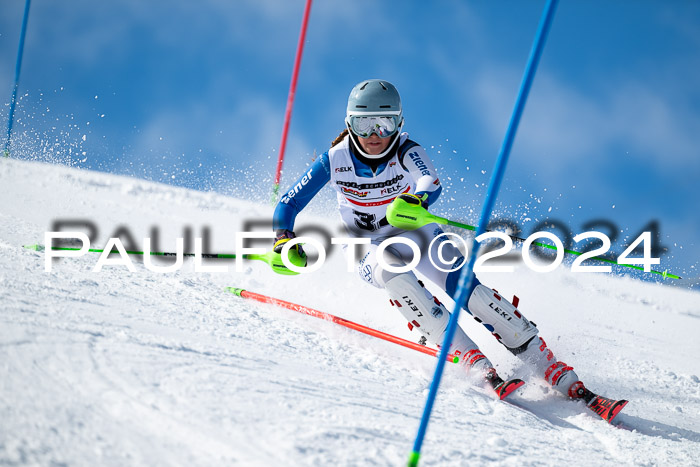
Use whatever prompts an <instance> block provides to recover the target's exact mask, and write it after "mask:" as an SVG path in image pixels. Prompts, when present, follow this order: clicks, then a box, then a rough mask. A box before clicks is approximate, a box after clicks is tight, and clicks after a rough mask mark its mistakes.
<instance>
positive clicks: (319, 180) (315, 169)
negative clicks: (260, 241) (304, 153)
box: [272, 153, 331, 230]
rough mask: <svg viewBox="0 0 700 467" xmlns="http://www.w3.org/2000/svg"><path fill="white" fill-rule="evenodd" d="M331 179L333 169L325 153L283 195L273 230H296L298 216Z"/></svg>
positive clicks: (276, 209) (273, 221) (274, 218)
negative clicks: (295, 221) (295, 224)
mask: <svg viewBox="0 0 700 467" xmlns="http://www.w3.org/2000/svg"><path fill="white" fill-rule="evenodd" d="M330 179H331V169H330V161H329V160H328V153H323V154H322V155H321V157H319V158H318V159H316V161H315V162H314V163H313V164H312V165H311V167H309V170H307V171H306V172H305V173H304V175H302V176H301V177H299V180H297V181H296V182H295V183H294V185H292V187H291V188H290V189H289V190H288V191H287V192H286V193H285V194H283V195H282V198H280V201H279V203H277V207H276V208H275V214H274V215H273V217H272V228H273V229H274V230H278V229H287V230H294V220H295V219H296V217H297V214H299V213H300V212H301V210H302V209H304V208H305V207H306V205H307V204H309V201H311V199H312V198H313V197H314V196H316V193H318V192H319V191H321V188H323V187H324V186H325V185H326V183H328V182H329V181H330Z"/></svg>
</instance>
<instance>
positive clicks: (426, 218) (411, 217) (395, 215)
mask: <svg viewBox="0 0 700 467" xmlns="http://www.w3.org/2000/svg"><path fill="white" fill-rule="evenodd" d="M413 198H415V202H414V201H413ZM386 219H387V221H389V224H391V225H393V226H394V227H398V228H399V229H403V230H416V229H419V228H421V227H423V226H424V225H426V224H431V223H435V224H441V225H451V226H453V227H458V228H460V229H466V230H472V231H476V227H474V226H472V225H468V224H462V223H461V222H456V221H452V220H449V219H447V218H445V217H440V216H436V215H434V214H431V213H430V212H428V210H427V209H425V208H424V207H423V206H421V204H420V199H419V198H418V197H406V198H401V197H396V198H395V199H394V201H393V202H392V203H391V204H390V205H389V207H387V209H386ZM487 232H492V231H491V230H487ZM508 236H509V237H510V238H512V239H513V240H516V241H518V242H520V243H523V242H525V239H524V238H520V237H518V236H515V235H508ZM532 244H533V245H537V246H539V247H542V248H549V249H550V250H557V249H558V248H557V247H556V246H554V245H548V244H546V243H541V242H532ZM564 253H568V254H571V255H577V256H580V255H582V254H583V253H582V252H580V251H575V250H569V249H566V248H565V249H564ZM590 259H594V260H597V261H603V262H605V263H610V264H615V265H617V266H624V267H627V268H632V269H637V270H639V271H644V268H643V267H641V266H635V265H633V264H620V263H618V262H617V261H614V260H612V259H607V258H603V257H602V256H594V257H592V258H590ZM649 272H652V273H654V274H659V275H661V276H663V278H664V279H666V278H667V277H670V278H671V279H680V278H681V277H680V276H677V275H676V274H671V273H670V272H668V271H663V272H662V271H655V270H653V269H652V270H651V271H649Z"/></svg>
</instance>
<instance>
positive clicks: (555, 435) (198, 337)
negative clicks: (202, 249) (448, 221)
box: [0, 159, 700, 466]
mask: <svg viewBox="0 0 700 467" xmlns="http://www.w3.org/2000/svg"><path fill="white" fill-rule="evenodd" d="M0 186H2V188H3V189H2V196H3V203H2V207H1V208H0V300H1V303H2V311H1V314H0V319H1V324H0V464H9V465H25V464H31V465H52V464H60V465H202V466H205V465H207V466H208V465H246V466H248V465H252V466H257V465H261V466H265V465H402V464H405V462H406V459H407V457H408V454H409V452H410V450H411V448H412V442H413V439H414V436H415V434H416V430H417V427H418V422H419V418H420V414H421V411H422V408H423V405H424V402H425V397H426V394H427V389H428V386H429V384H430V380H431V377H432V373H433V369H434V366H435V359H434V358H433V357H430V356H427V355H423V354H421V353H418V352H415V351H413V350H409V349H405V348H403V347H399V346H397V345H394V344H391V343H387V342H384V341H380V340H377V339H375V338H372V337H369V336H365V335H363V334H359V333H357V332H354V331H351V330H348V329H345V328H341V327H339V326H337V325H335V324H332V323H330V322H326V321H323V320H318V319H316V318H312V317H308V316H304V315H301V314H298V313H295V312H293V311H288V310H281V309H278V308H275V307H273V306H271V305H263V304H258V303H256V302H249V301H245V300H243V299H241V298H238V297H236V296H234V295H233V294H230V293H226V292H225V291H224V287H226V286H235V287H243V288H246V289H248V290H251V291H255V292H259V293H263V294H268V295H272V296H275V297H279V298H282V299H286V300H289V301H293V302H297V303H300V304H303V305H306V306H309V307H313V308H316V309H319V310H323V311H325V312H329V313H333V314H335V315H338V316H341V317H344V318H346V319H350V320H352V321H355V322H358V323H361V324H364V325H367V326H372V327H375V328H377V329H380V330H383V331H385V332H388V333H391V334H395V335H398V336H400V337H404V338H407V339H411V340H413V341H417V339H418V335H417V334H415V332H414V333H411V332H410V331H409V330H408V329H407V327H406V323H405V321H404V320H403V319H402V318H401V316H400V315H399V314H398V312H397V311H396V310H393V309H391V307H390V306H389V304H388V300H387V299H386V297H385V296H384V293H383V292H382V291H381V290H375V289H373V288H371V287H370V286H366V285H364V284H363V283H362V282H361V281H360V279H359V278H357V277H356V276H355V274H354V273H348V272H346V271H345V263H344V257H343V256H342V255H341V254H339V253H333V254H332V255H331V256H330V257H329V259H328V260H327V262H326V265H325V266H324V267H323V269H322V270H321V271H319V272H316V273H313V274H305V275H300V276H295V277H289V276H281V275H276V274H274V273H273V272H272V271H271V270H270V269H269V267H268V266H267V265H265V264H264V263H262V262H254V261H253V262H248V263H246V264H245V267H244V269H243V271H242V272H236V271H235V268H234V265H233V263H232V262H215V263H211V262H210V263H205V265H207V266H212V265H219V266H222V265H223V266H228V268H229V271H228V272H217V273H212V272H210V273H202V272H199V273H198V272H195V270H194V261H193V259H192V258H187V259H185V261H184V264H183V266H182V268H181V269H180V270H178V271H176V272H172V273H167V274H160V273H155V272H151V271H149V270H147V269H146V268H145V265H144V263H143V261H142V259H141V258H140V257H134V269H135V271H134V272H130V271H129V270H128V269H127V268H126V267H125V266H120V265H105V266H104V268H103V269H102V271H100V272H93V268H94V267H95V265H96V264H97V260H98V258H99V254H97V253H88V254H86V255H84V256H81V257H78V258H67V259H61V260H57V261H55V263H54V264H53V267H52V272H50V273H48V272H45V271H44V264H45V261H44V255H45V253H44V252H41V251H30V250H27V249H25V248H22V245H26V244H32V243H43V238H44V232H46V231H49V230H52V229H53V225H54V223H55V222H56V221H59V222H66V221H69V220H70V221H76V220H80V221H81V222H83V223H88V224H91V225H92V226H93V227H95V228H96V229H97V232H96V233H95V234H96V236H95V238H94V243H93V245H92V247H94V248H100V247H101V246H103V245H104V244H105V243H106V241H107V239H108V238H109V237H111V236H114V235H113V234H114V233H115V232H119V231H120V232H121V233H122V238H123V239H127V237H129V236H130V237H132V238H131V240H133V241H134V242H135V243H136V244H137V246H138V247H139V248H138V249H141V247H142V239H143V238H144V237H155V235H154V233H157V234H158V242H159V245H160V248H161V249H162V250H174V248H175V239H176V238H177V237H183V236H185V235H184V233H186V232H187V231H188V229H189V231H191V232H192V234H193V235H194V236H202V235H201V234H202V232H203V231H204V230H206V229H208V232H209V237H210V238H209V240H210V246H209V250H210V251H216V252H224V253H227V252H232V251H233V249H234V246H235V243H234V238H235V235H236V232H239V231H243V230H265V227H259V226H258V227H255V226H254V225H253V224H255V222H258V223H259V225H262V224H260V223H261V222H262V223H263V224H264V222H267V221H269V219H270V216H271V214H272V208H271V207H270V206H268V205H262V204H256V203H253V202H250V201H246V200H240V199H231V198H227V197H224V196H221V195H218V194H215V193H202V192H194V191H187V190H184V189H179V188H174V187H171V186H165V185H158V184H153V183H149V182H145V181H141V180H136V179H130V178H124V177H116V176H112V175H108V174H101V173H92V172H86V171H81V170H76V169H70V168H66V167H59V166H54V165H46V164H40V163H33V162H19V161H14V160H8V159H5V160H1V161H0ZM264 189H267V187H261V190H264ZM437 209H438V212H439V206H438V207H437ZM301 219H302V220H303V221H304V222H302V225H303V224H306V225H307V226H316V227H318V228H322V229H326V230H327V231H328V232H330V233H331V234H332V235H334V236H339V232H338V229H337V226H336V225H335V223H336V222H337V221H336V217H335V216H334V215H333V214H329V216H325V217H314V216H311V215H304V214H302V218H301ZM251 225H253V227H251ZM62 230H70V228H69V227H63V228H62ZM80 230H84V229H83V228H81V229H80ZM125 243H126V240H125ZM264 244H265V245H269V243H267V241H265V242H264ZM172 261H173V260H172V258H171V259H169V262H168V259H167V258H166V259H161V261H160V262H159V263H158V265H164V264H169V263H172ZM480 279H481V280H482V281H483V282H484V283H486V284H488V285H489V286H491V287H493V288H495V289H498V290H499V291H500V292H501V293H502V294H504V295H505V296H511V295H513V294H517V295H518V296H519V297H520V300H521V301H520V307H519V308H520V309H521V310H522V311H523V313H525V314H526V316H528V317H529V318H530V319H531V320H534V321H535V322H537V324H538V325H539V328H540V331H541V336H542V337H543V338H544V339H545V340H546V341H547V343H548V344H549V346H550V347H551V348H553V349H554V351H555V352H556V353H557V356H558V357H559V358H560V359H561V360H563V361H565V362H567V363H568V364H570V365H573V366H574V367H575V369H576V370H577V372H578V374H579V375H580V376H581V377H582V378H583V380H584V382H585V383H586V384H587V385H588V386H589V387H590V388H591V389H592V390H594V391H597V392H599V393H601V394H603V395H607V396H609V397H615V398H626V399H629V400H630V403H629V404H628V406H627V407H626V408H625V410H624V412H623V413H622V414H621V415H620V416H619V417H618V419H619V420H620V421H621V422H623V424H624V425H625V426H626V427H627V429H621V428H619V427H614V426H611V425H608V424H607V423H605V422H604V421H602V420H600V419H597V418H596V417H595V416H594V415H592V414H591V413H589V412H588V411H587V410H586V409H585V408H584V407H583V405H581V404H580V403H575V402H571V401H567V400H564V399H563V398H562V397H561V396H560V395H558V394H556V393H554V392H553V391H551V390H548V389H547V387H546V385H544V384H543V383H541V382H540V381H539V380H538V379H537V378H535V377H533V376H532V375H530V374H529V373H528V369H527V368H526V367H524V366H523V365H522V364H520V362H519V361H518V360H517V359H516V358H515V357H513V356H512V355H510V354H509V353H508V352H507V351H505V350H504V349H503V348H502V347H501V346H500V344H498V343H497V342H496V341H495V340H494V339H493V338H492V337H491V336H490V335H489V334H488V333H487V332H486V331H485V330H484V329H483V328H481V327H480V325H478V324H476V323H475V322H473V321H472V320H471V319H470V318H469V317H468V316H462V319H463V320H464V326H465V327H466V328H467V329H468V331H469V332H470V334H471V335H472V336H473V338H474V339H475V340H476V341H477V342H478V343H479V344H480V345H481V346H482V349H483V350H484V351H485V353H486V354H487V355H489V356H490V357H491V359H492V360H493V361H494V362H496V364H497V367H498V369H499V372H500V373H502V374H503V375H510V376H519V377H522V378H524V379H526V380H527V381H528V384H527V385H526V386H525V387H524V388H523V389H522V390H521V391H520V393H519V394H517V395H514V400H515V401H517V403H518V404H519V405H521V406H522V407H525V410H523V409H520V408H518V407H515V406H513V405H509V404H506V403H504V402H500V401H496V400H494V398H493V397H492V396H491V395H490V394H488V393H487V392H486V391H485V390H483V389H481V388H479V387H478V386H476V385H475V384H473V383H472V382H470V381H469V380H468V379H467V378H466V377H465V376H464V374H463V371H462V370H461V369H460V368H458V367H457V366H456V365H452V364H449V365H448V367H447V369H446V375H445V378H444V380H443V384H442V387H441V389H440V393H439V396H438V399H437V403H436V406H435V409H434V411H433V418H432V421H431V424H430V426H429V429H428V434H427V438H426V442H425V444H424V447H423V456H422V464H421V465H426V466H429V465H432V466H437V465H440V466H454V465H481V464H488V463H492V464H494V465H569V464H571V463H576V464H586V465H697V464H698V456H699V454H700V398H699V396H700V380H699V379H698V376H697V375H699V374H700V362H699V359H698V358H697V355H698V351H699V350H700V348H699V346H698V337H697V336H698V331H700V327H699V325H700V300H699V298H700V295H698V293H697V292H691V291H686V290H682V289H678V288H670V287H664V286H661V285H656V284H650V283H643V282H637V281H633V280H631V279H627V278H625V277H617V276H612V275H606V274H580V273H577V274H574V273H572V272H570V271H569V270H567V269H566V268H561V269H559V270H557V271H555V272H553V273H549V274H537V273H534V272H532V271H530V270H528V269H526V268H524V267H522V266H519V267H518V269H517V272H516V273H515V274H482V275H481V277H480ZM442 298H444V299H445V301H447V299H446V297H442ZM447 303H448V304H450V303H451V302H449V301H447ZM450 306H451V305H450Z"/></svg>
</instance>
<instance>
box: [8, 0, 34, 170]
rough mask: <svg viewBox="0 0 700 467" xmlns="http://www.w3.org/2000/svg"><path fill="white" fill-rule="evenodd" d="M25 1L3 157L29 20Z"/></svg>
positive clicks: (13, 108) (12, 115) (15, 99)
mask: <svg viewBox="0 0 700 467" xmlns="http://www.w3.org/2000/svg"><path fill="white" fill-rule="evenodd" d="M30 2H31V0H27V1H26V3H25V4H24V18H23V19H22V32H21V33H20V35H19V50H18V51H17V65H16V66H15V85H14V87H13V88H12V99H11V100H10V113H9V115H8V117H7V139H6V140H5V151H4V154H5V157H8V156H9V155H10V136H11V135H12V122H13V120H14V118H15V104H16V103H17V89H18V88H19V72H20V70H21V69H22V55H23V54H24V36H25V35H26V34H27V20H28V19H29V4H30Z"/></svg>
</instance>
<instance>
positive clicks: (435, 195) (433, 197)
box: [416, 186, 442, 206]
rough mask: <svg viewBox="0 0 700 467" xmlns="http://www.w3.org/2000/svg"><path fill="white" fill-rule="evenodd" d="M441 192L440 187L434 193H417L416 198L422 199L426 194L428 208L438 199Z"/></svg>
mask: <svg viewBox="0 0 700 467" xmlns="http://www.w3.org/2000/svg"><path fill="white" fill-rule="evenodd" d="M441 191H442V186H439V187H438V189H437V190H435V191H419V192H417V193H416V196H418V197H419V198H422V197H423V195H424V194H425V193H428V206H430V205H431V204H433V203H434V202H435V201H437V199H438V198H439V197H440V192H441Z"/></svg>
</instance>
